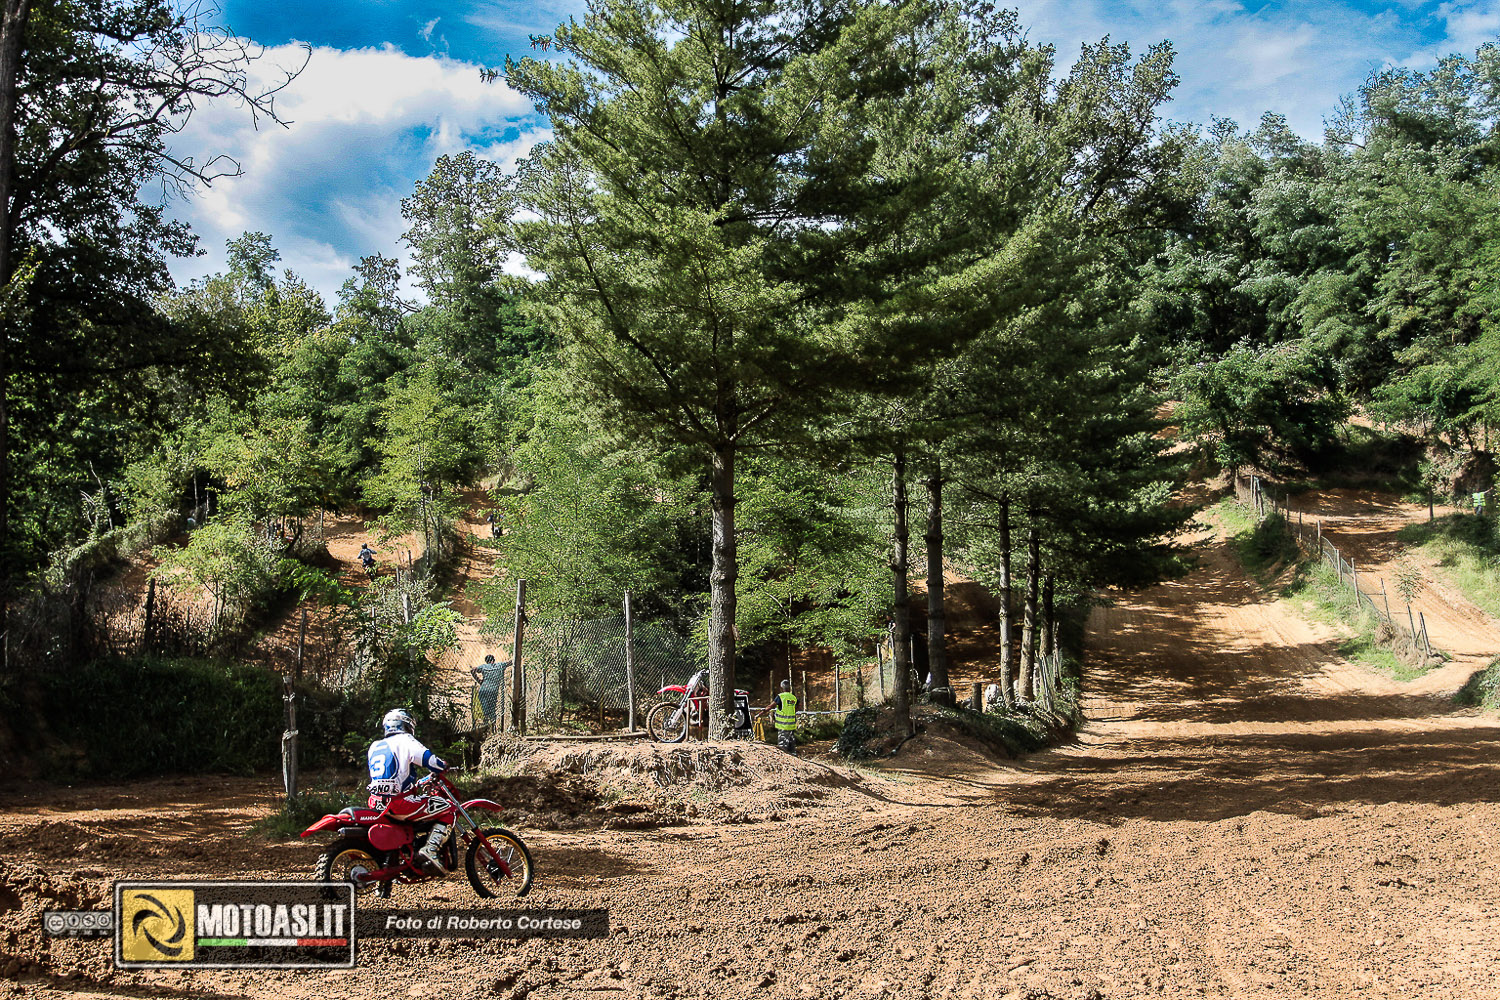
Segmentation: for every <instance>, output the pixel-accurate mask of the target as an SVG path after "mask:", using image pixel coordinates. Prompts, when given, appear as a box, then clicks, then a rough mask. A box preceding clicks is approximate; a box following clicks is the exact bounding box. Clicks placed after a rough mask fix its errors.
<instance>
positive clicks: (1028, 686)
mask: <svg viewBox="0 0 1500 1000" xmlns="http://www.w3.org/2000/svg"><path fill="white" fill-rule="evenodd" d="M1040 572H1041V540H1040V539H1039V538H1038V537H1037V530H1036V525H1035V524H1033V525H1032V526H1031V527H1030V528H1028V529H1027V531H1026V611H1025V617H1024V618H1023V619H1022V623H1021V691H1020V696H1021V700H1022V701H1032V700H1034V699H1035V698H1036V638H1037V636H1036V626H1037V621H1036V619H1037V613H1036V612H1037V607H1036V604H1037V597H1038V591H1039V590H1040V589H1041V581H1040V580H1039V579H1038V576H1039V574H1040Z"/></svg>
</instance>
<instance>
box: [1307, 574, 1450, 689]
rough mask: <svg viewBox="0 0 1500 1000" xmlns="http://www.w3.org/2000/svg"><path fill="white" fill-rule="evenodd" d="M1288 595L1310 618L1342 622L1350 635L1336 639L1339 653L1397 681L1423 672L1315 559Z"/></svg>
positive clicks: (1391, 634) (1391, 633)
mask: <svg viewBox="0 0 1500 1000" xmlns="http://www.w3.org/2000/svg"><path fill="white" fill-rule="evenodd" d="M1306 569H1307V572H1306V575H1305V576H1304V578H1303V579H1302V581H1301V583H1300V585H1299V586H1298V587H1297V589H1296V590H1294V591H1293V593H1292V597H1293V598H1294V599H1295V600H1296V602H1297V603H1298V605H1299V606H1300V607H1301V608H1302V610H1303V611H1304V612H1305V613H1306V614H1307V616H1308V617H1309V618H1311V619H1313V620H1314V621H1321V622H1324V623H1326V624H1330V625H1342V626H1345V627H1347V628H1350V629H1352V630H1353V632H1354V634H1353V635H1351V636H1348V637H1346V638H1344V639H1341V640H1340V641H1339V644H1338V646H1337V649H1338V651H1339V655H1340V656H1342V657H1344V659H1346V660H1353V661H1354V662H1356V663H1360V664H1363V665H1364V666H1367V667H1369V668H1371V669H1372V670H1376V671H1378V672H1380V673H1382V674H1385V675H1386V676H1388V677H1391V678H1393V679H1395V680H1398V681H1410V680H1415V679H1416V678H1418V677H1421V676H1422V675H1423V674H1425V673H1426V672H1427V670H1426V668H1425V667H1422V666H1418V665H1414V664H1412V663H1409V662H1406V661H1404V660H1403V659H1402V658H1401V657H1400V656H1398V655H1397V654H1396V651H1395V649H1393V648H1392V646H1393V645H1395V644H1397V643H1399V642H1400V639H1399V638H1398V637H1397V636H1396V634H1395V633H1394V631H1393V630H1392V629H1391V628H1390V626H1388V625H1386V624H1385V623H1384V622H1383V621H1381V620H1380V618H1379V616H1377V615H1376V614H1375V613H1374V612H1372V611H1371V610H1370V609H1369V608H1368V607H1366V606H1365V605H1363V604H1361V603H1360V602H1359V601H1358V600H1357V599H1356V598H1355V596H1354V594H1353V592H1352V591H1350V590H1349V588H1348V587H1346V586H1344V584H1343V583H1341V582H1340V581H1339V577H1338V574H1337V573H1336V572H1334V570H1333V568H1332V567H1330V566H1329V565H1328V564H1327V563H1325V562H1322V561H1321V560H1319V561H1318V562H1317V563H1315V564H1313V565H1311V566H1308V567H1307V568H1306Z"/></svg>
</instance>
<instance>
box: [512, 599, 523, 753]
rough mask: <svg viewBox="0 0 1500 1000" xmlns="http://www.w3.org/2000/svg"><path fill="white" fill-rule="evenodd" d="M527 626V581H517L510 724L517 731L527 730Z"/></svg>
mask: <svg viewBox="0 0 1500 1000" xmlns="http://www.w3.org/2000/svg"><path fill="white" fill-rule="evenodd" d="M525 628H526V581H525V580H517V581H516V643H515V647H514V648H513V649H512V650H511V657H510V663H511V669H512V670H513V671H514V673H513V674H512V675H511V689H510V726H511V728H512V729H514V730H515V731H516V732H517V733H524V732H525V731H526V706H525V704H524V701H523V697H524V695H523V693H522V692H523V690H524V688H523V686H522V683H521V639H522V636H523V634H524V630H525Z"/></svg>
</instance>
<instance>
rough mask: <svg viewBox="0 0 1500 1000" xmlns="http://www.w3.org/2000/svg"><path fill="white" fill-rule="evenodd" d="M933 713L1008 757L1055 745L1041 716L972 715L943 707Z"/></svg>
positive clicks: (936, 707)
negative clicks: (1051, 744) (1052, 743)
mask: <svg viewBox="0 0 1500 1000" xmlns="http://www.w3.org/2000/svg"><path fill="white" fill-rule="evenodd" d="M932 711H933V712H934V713H936V716H937V717H938V718H939V719H942V720H944V721H945V722H947V723H948V724H949V725H951V726H953V727H954V728H956V729H958V730H959V731H960V732H962V733H965V734H966V735H969V736H972V737H973V738H974V739H976V740H978V741H979V742H981V743H983V744H984V745H985V746H987V747H989V748H990V749H991V750H994V751H996V752H997V753H1001V754H1004V755H1005V756H1007V757H1019V756H1021V755H1022V754H1027V753H1032V752H1034V751H1037V750H1042V749H1045V748H1046V747H1047V746H1048V745H1049V744H1050V743H1051V742H1052V732H1051V730H1050V728H1049V725H1048V723H1047V721H1046V720H1044V719H1042V718H1041V717H1040V716H1037V715H1031V714H1025V715H1019V714H1017V715H1012V714H1006V713H995V712H972V711H969V710H968V709H963V708H944V707H943V706H941V705H934V706H932Z"/></svg>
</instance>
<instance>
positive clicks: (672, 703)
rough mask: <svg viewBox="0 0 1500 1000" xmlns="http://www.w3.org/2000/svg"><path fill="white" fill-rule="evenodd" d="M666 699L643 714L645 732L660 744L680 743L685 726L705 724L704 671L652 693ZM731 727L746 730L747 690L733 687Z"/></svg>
mask: <svg viewBox="0 0 1500 1000" xmlns="http://www.w3.org/2000/svg"><path fill="white" fill-rule="evenodd" d="M656 693H657V694H659V695H661V696H662V697H664V698H667V699H669V700H668V701H664V702H662V703H661V704H659V705H653V706H652V707H651V710H650V711H649V712H647V713H646V735H647V736H649V737H650V738H651V739H653V740H658V741H659V742H662V743H681V742H682V741H683V740H685V739H687V734H688V726H690V725H692V726H706V725H708V671H707V670H700V671H698V672H697V673H696V674H694V675H693V676H692V679H691V680H689V681H688V682H687V683H686V684H668V685H667V686H666V687H664V688H662V689H661V690H660V691H657V692H656ZM734 728H735V731H736V732H739V733H748V732H749V731H750V692H749V691H741V690H740V689H739V688H735V691H734Z"/></svg>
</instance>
